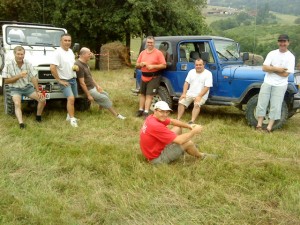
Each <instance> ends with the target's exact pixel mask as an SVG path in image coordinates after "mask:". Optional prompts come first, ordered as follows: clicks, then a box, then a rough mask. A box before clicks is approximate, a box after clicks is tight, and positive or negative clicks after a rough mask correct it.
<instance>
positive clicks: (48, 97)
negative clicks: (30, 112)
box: [22, 93, 50, 101]
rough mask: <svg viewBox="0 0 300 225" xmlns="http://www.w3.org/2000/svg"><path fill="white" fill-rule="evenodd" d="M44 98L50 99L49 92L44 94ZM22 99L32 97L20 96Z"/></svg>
mask: <svg viewBox="0 0 300 225" xmlns="http://www.w3.org/2000/svg"><path fill="white" fill-rule="evenodd" d="M45 99H50V93H46V94H45ZM22 100H25V101H28V100H32V99H31V98H29V97H27V96H22Z"/></svg>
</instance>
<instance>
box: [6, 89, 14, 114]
mask: <svg viewBox="0 0 300 225" xmlns="http://www.w3.org/2000/svg"><path fill="white" fill-rule="evenodd" d="M4 111H5V114H7V115H14V114H15V104H14V102H13V99H12V96H11V94H10V88H9V86H8V85H5V86H4Z"/></svg>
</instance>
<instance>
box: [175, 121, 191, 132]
mask: <svg viewBox="0 0 300 225" xmlns="http://www.w3.org/2000/svg"><path fill="white" fill-rule="evenodd" d="M170 121H171V122H170V124H171V125H173V126H176V127H182V128H187V129H190V130H191V129H192V126H191V125H189V124H187V123H184V122H181V121H180V120H176V119H170Z"/></svg>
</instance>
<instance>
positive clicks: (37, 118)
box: [35, 115, 42, 123]
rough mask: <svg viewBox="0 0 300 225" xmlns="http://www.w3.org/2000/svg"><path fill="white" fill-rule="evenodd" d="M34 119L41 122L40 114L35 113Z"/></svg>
mask: <svg viewBox="0 0 300 225" xmlns="http://www.w3.org/2000/svg"><path fill="white" fill-rule="evenodd" d="M35 120H36V121H37V122H39V123H40V122H42V116H38V115H36V117H35Z"/></svg>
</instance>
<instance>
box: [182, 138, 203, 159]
mask: <svg viewBox="0 0 300 225" xmlns="http://www.w3.org/2000/svg"><path fill="white" fill-rule="evenodd" d="M181 147H182V149H183V150H184V151H186V152H187V153H188V154H189V155H191V156H195V157H196V158H202V157H203V154H202V153H200V152H199V151H198V149H197V148H196V146H195V144H194V143H193V142H192V141H188V142H186V143H184V144H183V145H181Z"/></svg>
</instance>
